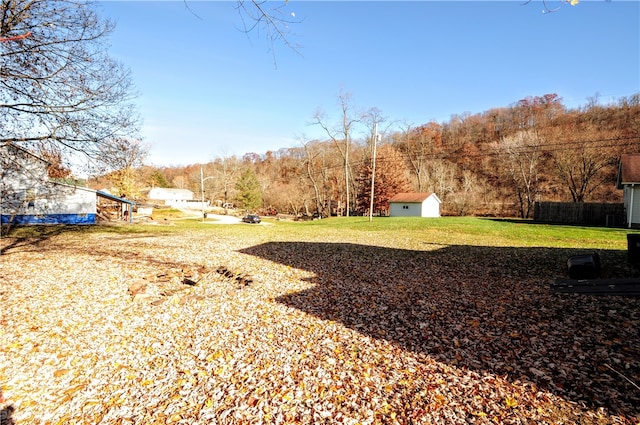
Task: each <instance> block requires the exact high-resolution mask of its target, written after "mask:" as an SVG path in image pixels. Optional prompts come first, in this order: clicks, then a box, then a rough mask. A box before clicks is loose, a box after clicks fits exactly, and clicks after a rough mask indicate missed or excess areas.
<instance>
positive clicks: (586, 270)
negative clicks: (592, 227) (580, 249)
mask: <svg viewBox="0 0 640 425" xmlns="http://www.w3.org/2000/svg"><path fill="white" fill-rule="evenodd" d="M567 266H568V267H569V278H570V279H596V278H597V277H599V276H600V255H598V253H597V252H594V253H592V254H582V255H574V256H572V257H569V259H568V260H567Z"/></svg>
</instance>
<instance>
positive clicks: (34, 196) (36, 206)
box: [0, 143, 96, 224]
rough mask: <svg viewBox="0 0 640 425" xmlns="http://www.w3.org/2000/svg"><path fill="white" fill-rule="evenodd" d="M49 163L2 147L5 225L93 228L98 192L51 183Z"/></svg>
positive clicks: (0, 208)
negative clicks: (54, 225)
mask: <svg viewBox="0 0 640 425" xmlns="http://www.w3.org/2000/svg"><path fill="white" fill-rule="evenodd" d="M49 165H50V164H49V162H47V161H46V160H44V159H42V158H39V157H38V156H36V155H33V154H32V153H31V152H29V151H28V150H26V149H23V148H21V147H19V146H16V145H14V144H12V143H3V144H0V221H1V222H2V224H9V223H10V224H93V223H95V222H96V192H95V190H91V189H88V188H86V187H80V186H73V185H69V184H64V183H59V182H55V181H52V180H51V179H49V174H48V167H49Z"/></svg>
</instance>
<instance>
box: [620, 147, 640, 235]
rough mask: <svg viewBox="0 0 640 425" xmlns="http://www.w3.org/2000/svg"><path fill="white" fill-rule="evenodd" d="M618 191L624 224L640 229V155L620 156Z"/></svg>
mask: <svg viewBox="0 0 640 425" xmlns="http://www.w3.org/2000/svg"><path fill="white" fill-rule="evenodd" d="M618 189H622V190H623V197H624V211H625V223H626V224H627V226H628V227H629V228H631V227H640V154H629V155H622V158H621V159H620V165H619V168H618Z"/></svg>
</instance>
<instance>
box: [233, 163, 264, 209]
mask: <svg viewBox="0 0 640 425" xmlns="http://www.w3.org/2000/svg"><path fill="white" fill-rule="evenodd" d="M236 189H237V190H238V192H239V193H238V201H240V203H241V204H242V207H243V208H244V209H246V210H250V211H251V210H255V209H257V208H259V207H260V206H261V205H262V192H261V190H260V183H259V182H258V178H257V177H256V173H255V172H254V171H253V170H252V169H251V168H247V170H246V171H245V172H244V173H242V175H241V176H240V178H239V179H238V181H237V182H236Z"/></svg>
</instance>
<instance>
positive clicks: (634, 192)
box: [624, 184, 640, 226]
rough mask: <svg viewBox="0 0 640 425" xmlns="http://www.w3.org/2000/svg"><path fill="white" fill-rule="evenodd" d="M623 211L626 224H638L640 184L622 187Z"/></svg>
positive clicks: (639, 216)
mask: <svg viewBox="0 0 640 425" xmlns="http://www.w3.org/2000/svg"><path fill="white" fill-rule="evenodd" d="M631 202H633V205H631ZM624 210H625V218H626V221H627V224H631V225H634V226H637V225H638V224H640V184H634V185H625V186H624ZM629 214H631V216H630V215H629Z"/></svg>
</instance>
